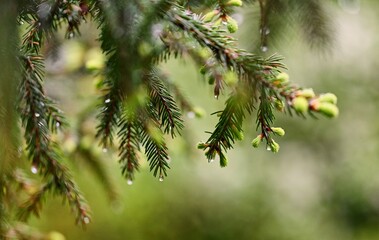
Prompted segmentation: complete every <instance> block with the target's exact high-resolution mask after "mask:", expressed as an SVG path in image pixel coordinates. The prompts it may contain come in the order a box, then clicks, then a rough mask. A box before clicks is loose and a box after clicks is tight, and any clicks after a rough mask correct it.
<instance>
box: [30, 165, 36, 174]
mask: <svg viewBox="0 0 379 240" xmlns="http://www.w3.org/2000/svg"><path fill="white" fill-rule="evenodd" d="M30 171H32V173H33V174H37V172H38V168H37V167H36V166H35V165H33V166H32V167H31V168H30Z"/></svg>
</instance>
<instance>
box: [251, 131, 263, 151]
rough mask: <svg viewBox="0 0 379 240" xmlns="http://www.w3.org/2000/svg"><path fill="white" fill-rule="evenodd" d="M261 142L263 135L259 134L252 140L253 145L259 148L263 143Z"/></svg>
mask: <svg viewBox="0 0 379 240" xmlns="http://www.w3.org/2000/svg"><path fill="white" fill-rule="evenodd" d="M261 142H262V135H261V134H259V135H258V136H257V137H256V138H254V139H253V141H251V145H252V146H253V147H254V148H257V147H259V144H261Z"/></svg>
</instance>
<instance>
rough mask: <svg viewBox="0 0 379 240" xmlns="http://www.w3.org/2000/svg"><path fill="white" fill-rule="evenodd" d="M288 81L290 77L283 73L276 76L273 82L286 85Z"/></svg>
mask: <svg viewBox="0 0 379 240" xmlns="http://www.w3.org/2000/svg"><path fill="white" fill-rule="evenodd" d="M289 79H290V76H289V75H288V74H287V73H285V72H281V73H279V74H278V75H276V78H275V80H276V81H279V82H280V83H287V82H288V81H289Z"/></svg>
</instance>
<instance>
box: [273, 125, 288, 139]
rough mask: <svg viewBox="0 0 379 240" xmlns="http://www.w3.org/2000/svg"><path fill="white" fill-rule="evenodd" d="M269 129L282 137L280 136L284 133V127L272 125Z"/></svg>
mask: <svg viewBox="0 0 379 240" xmlns="http://www.w3.org/2000/svg"><path fill="white" fill-rule="evenodd" d="M271 131H272V132H273V133H275V134H276V135H278V136H280V137H282V136H284V134H286V132H285V131H284V129H283V128H281V127H272V128H271Z"/></svg>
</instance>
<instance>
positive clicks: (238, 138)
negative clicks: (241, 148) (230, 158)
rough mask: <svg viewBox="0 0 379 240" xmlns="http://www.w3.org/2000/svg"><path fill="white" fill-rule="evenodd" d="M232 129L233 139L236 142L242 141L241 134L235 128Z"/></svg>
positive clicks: (242, 136)
mask: <svg viewBox="0 0 379 240" xmlns="http://www.w3.org/2000/svg"><path fill="white" fill-rule="evenodd" d="M232 129H233V135H234V137H235V138H236V139H237V140H239V141H242V140H243V139H244V135H243V132H241V131H239V130H238V129H237V127H236V126H233V127H232Z"/></svg>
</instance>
